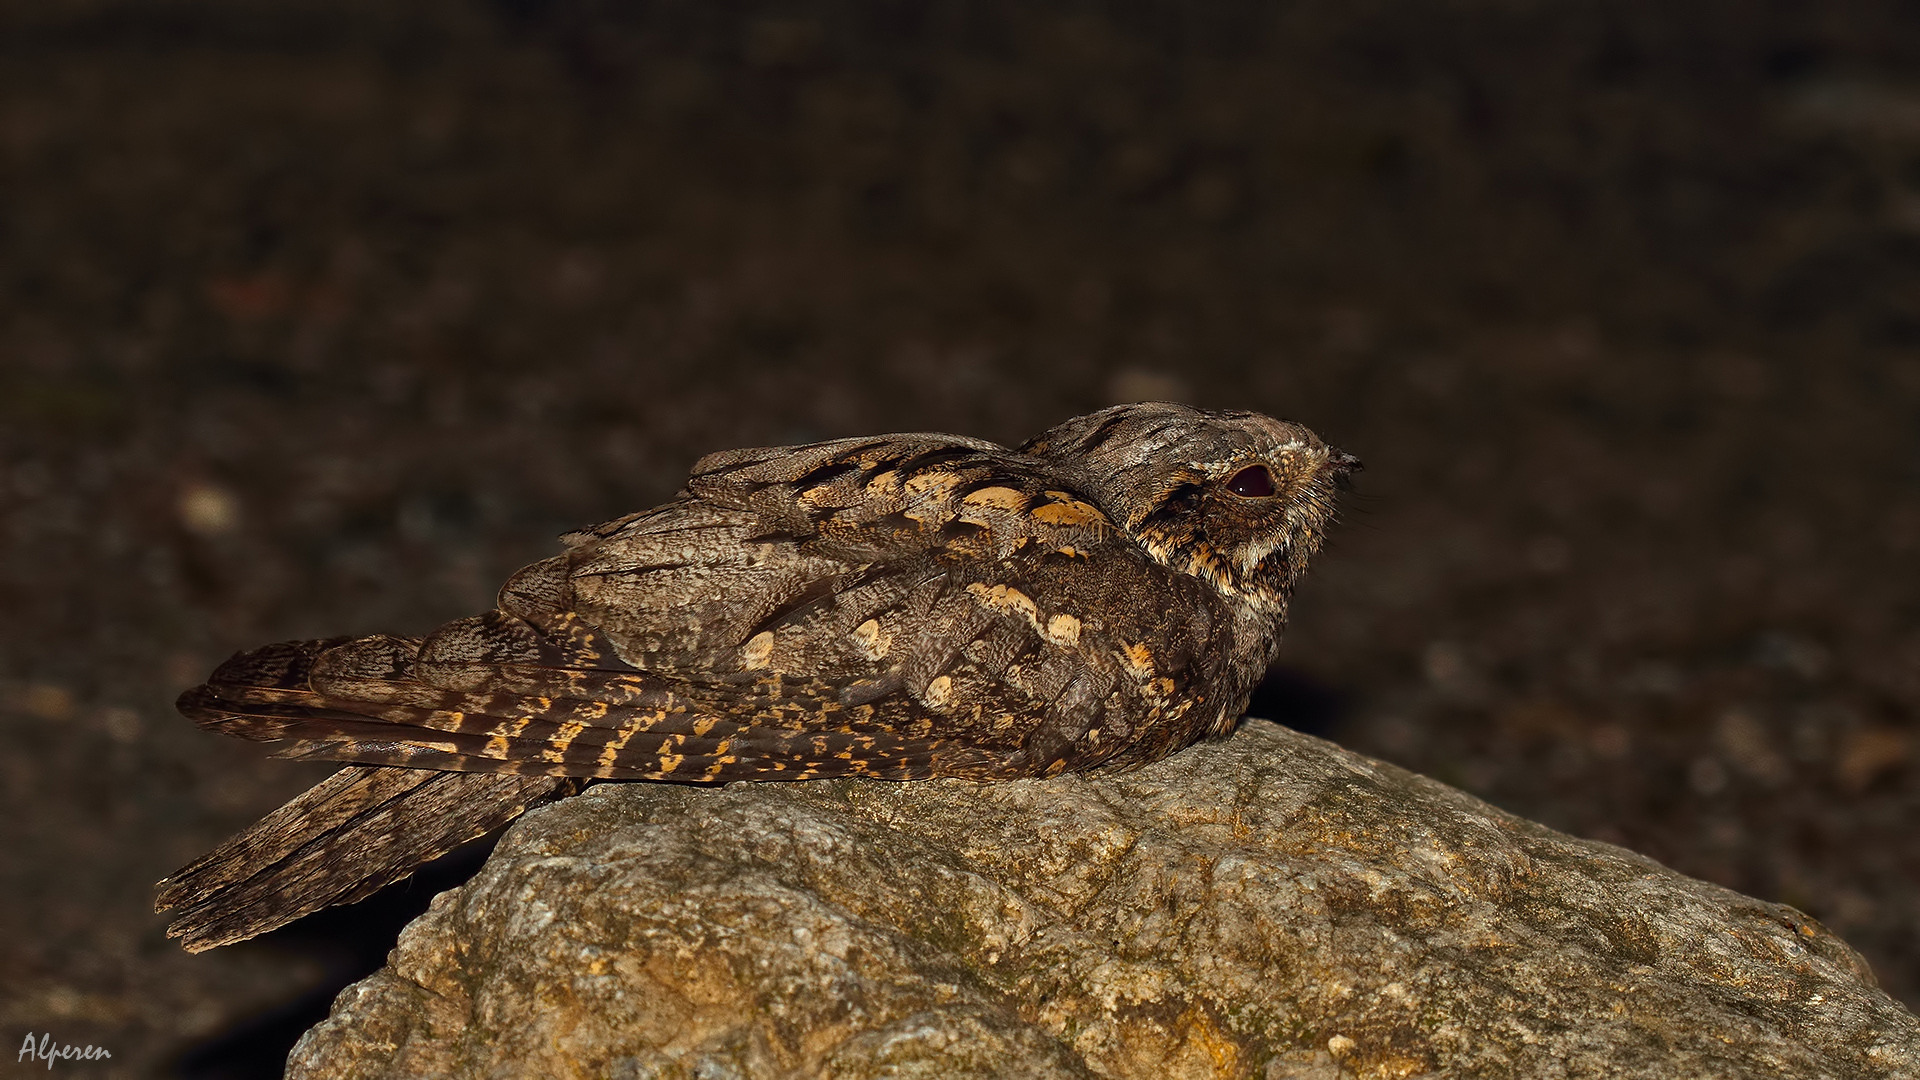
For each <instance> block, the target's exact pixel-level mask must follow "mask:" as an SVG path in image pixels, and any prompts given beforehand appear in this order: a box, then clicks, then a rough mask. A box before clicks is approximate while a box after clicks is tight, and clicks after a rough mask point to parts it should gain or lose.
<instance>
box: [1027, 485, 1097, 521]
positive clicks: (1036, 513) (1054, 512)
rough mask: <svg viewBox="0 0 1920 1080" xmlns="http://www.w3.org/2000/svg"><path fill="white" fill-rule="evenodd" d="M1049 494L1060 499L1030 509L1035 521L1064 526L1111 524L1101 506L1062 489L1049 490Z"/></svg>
mask: <svg viewBox="0 0 1920 1080" xmlns="http://www.w3.org/2000/svg"><path fill="white" fill-rule="evenodd" d="M1047 494H1048V495H1052V496H1054V497H1055V498H1057V499H1059V500H1060V501H1058V502H1050V503H1041V504H1040V505H1039V506H1036V507H1034V508H1033V509H1032V510H1030V511H1028V513H1030V514H1032V515H1033V518H1034V520H1035V521H1040V522H1044V523H1046V524H1048V525H1059V526H1062V527H1065V526H1072V525H1102V526H1103V525H1107V524H1110V522H1108V521H1107V515H1105V514H1103V513H1101V512H1100V509H1099V507H1096V506H1094V505H1093V504H1091V503H1085V502H1081V501H1080V500H1079V499H1076V498H1074V497H1073V496H1071V495H1068V494H1066V493H1065V492H1061V491H1049V492H1047Z"/></svg>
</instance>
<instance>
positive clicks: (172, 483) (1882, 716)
mask: <svg viewBox="0 0 1920 1080" xmlns="http://www.w3.org/2000/svg"><path fill="white" fill-rule="evenodd" d="M0 56H3V57H4V61H3V62H0V161H3V162H4V164H0V275H4V288H0V529H3V530H4V536H5V545H6V546H5V553H6V558H5V560H4V562H3V563H0V610H3V611H4V613H5V616H6V617H5V619H4V623H3V624H0V725H3V728H0V732H3V734H4V741H3V742H0V748H4V749H3V750H0V777H4V784H5V787H4V804H3V805H0V853H3V854H0V870H3V871H4V875H5V876H4V879H0V915H3V916H4V923H0V927H3V928H4V931H5V932H4V934H0V970H4V971H5V972H6V976H5V977H4V978H3V979H0V1016H4V1018H5V1024H4V1029H3V1030H0V1034H5V1035H6V1036H7V1037H8V1038H10V1039H15V1040H18V1039H19V1038H20V1037H21V1036H22V1034H23V1033H24V1032H26V1031H35V1032H51V1033H52V1034H53V1035H54V1036H55V1037H56V1039H57V1040H58V1041H62V1042H70V1043H86V1042H93V1043H96V1044H99V1045H103V1046H106V1047H107V1048H108V1049H110V1050H111V1051H112V1052H113V1053H114V1055H115V1058H114V1061H113V1062H112V1063H111V1065H110V1066H108V1065H83V1064H75V1063H63V1064H62V1065H61V1066H60V1069H61V1070H63V1071H65V1072H69V1073H72V1074H75V1075H82V1074H84V1075H106V1074H108V1073H110V1072H123V1073H127V1074H134V1073H162V1074H173V1075H188V1076H242V1075H267V1074H274V1073H275V1072H276V1071H277V1068H278V1062H279V1059H280V1056H281V1055H283V1054H284V1053H285V1050H286V1048H287V1046H288V1045H289V1044H290V1043H291V1041H292V1039H293V1037H294V1036H295V1035H297V1034H298V1032H299V1030H300V1029H301V1028H302V1027H303V1026H304V1025H305V1024H307V1023H311V1022H312V1021H313V1020H315V1019H317V1018H318V1016H319V1015H320V1014H321V1012H322V1011H323V1010H324V1007H325V1003H326V1000H327V997H328V995H330V994H331V992H332V991H333V990H334V989H337V988H338V986H339V985H341V984H342V983H343V982H344V981H345V980H346V979H347V978H350V977H353V976H355V975H358V974H361V973H363V972H364V970H366V968H367V967H368V966H370V965H372V964H374V963H377V962H378V960H379V957H380V955H381V954H382V952H383V950H384V949H385V948H386V947H387V945H389V944H390V943H391V939H392V933H393V931H394V928H395V927H396V926H397V925H398V919H400V918H403V917H404V915H405V913H406V911H407V910H417V908H418V907H420V906H423V905H424V903H425V899H426V897H427V896H428V895H430V894H431V892H432V890H433V889H435V888H443V887H446V886H447V885H449V884H452V883H453V882H455V881H457V880H458V867H457V866H456V867H454V868H452V869H444V868H443V870H442V871H441V872H440V874H439V875H438V876H436V877H431V878H429V880H427V881H425V882H421V883H416V884H415V885H413V886H411V887H401V888H399V889H397V890H395V891H394V893H393V894H392V895H389V896H386V897H383V898H381V899H378V900H376V901H373V902H370V904H369V905H367V906H366V907H365V909H364V910H361V911H358V912H348V913H346V914H344V915H333V916H325V917H322V918H319V919H316V920H311V921H310V922H309V923H308V924H302V925H301V926H298V927H295V928H293V929H291V930H289V931H287V932H284V933H282V934H279V935H275V936H274V937H272V938H270V939H268V940H265V941H262V942H258V943H253V944H249V945H245V946H240V947H236V948H231V949H225V950H220V951H218V952H215V953H212V954H208V955H205V956H201V957H187V956H185V955H184V954H181V953H180V952H179V951H178V950H177V949H176V948H174V947H173V946H172V945H170V944H169V943H167V942H165V941H164V940H163V938H162V937H161V933H160V928H161V926H162V920H160V919H159V918H157V917H155V916H152V915H150V914H148V907H149V904H150V896H151V891H150V884H151V882H153V881H154V879H156V878H158V877H160V876H161V875H163V874H164V873H166V872H167V871H169V870H171V869H173V868H174V867H176V866H177V865H179V864H181V863H182V862H184V861H186V860H187V859H189V858H191V857H192V856H194V855H196V854H198V853H199V852H201V851H203V850H205V849H206V848H207V847H209V846H211V845H212V844H214V843H215V842H217V841H218V840H220V839H222V838H223V837H225V836H226V835H227V834H229V833H230V832H232V831H233V830H235V829H237V828H239V827H241V826H243V825H244V824H246V823H247V822H249V821H251V820H252V819H253V818H254V817H256V816H257V815H259V814H260V813H262V812H264V811H266V810H268V809H270V808H271V807H273V806H274V805H276V804H277V803H278V802H279V801H280V800H282V799H283V798H285V797H288V796H290V795H292V794H293V793H295V792H296V791H297V790H299V789H300V788H302V787H303V786H304V785H306V784H307V783H309V782H311V781H312V780H314V779H316V778H318V777H319V776H320V775H323V774H324V773H325V772H326V771H328V768H327V767H326V766H295V765H290V764H284V763H270V762H265V761H263V760H261V759H262V757H263V752H262V750H261V749H260V748H259V747H256V746H251V745H246V744H241V743H238V742H232V741H227V740H222V739H219V738H216V737H214V736H210V735H204V734H202V733H200V732H198V731H196V730H194V729H193V728H192V727H191V725H189V724H187V723H186V722H185V721H183V720H181V719H180V718H179V717H178V716H176V715H174V713H173V712H172V709H171V701H172V698H173V696H174V694H175V693H177V692H178V690H179V689H180V688H181V687H183V686H184V685H186V684H188V683H191V682H194V681H197V680H198V679H199V678H200V677H201V676H202V675H203V674H204V673H205V672H206V671H207V670H208V669H209V668H210V667H211V666H212V665H214V664H215V663H217V662H218V661H219V660H221V659H223V658H224V657H225V656H226V655H227V654H228V653H229V652H231V651H233V650H234V649H236V648H240V647H244V646H251V645H254V644H257V643H260V642H263V641H268V640H275V639H285V638H294V637H303V636H319V635H327V634H336V633H356V632H371V631H376V630H391V631H398V632H406V633H419V632H422V631H425V630H427V629H429V628H431V627H432V626H434V625H435V624H436V623H437V622H439V621H440V620H443V619H447V618H450V617H454V616H458V615H462V614H467V613H470V612H473V611H477V610H481V609H483V608H485V607H487V606H489V605H490V602H491V597H492V592H493V589H494V587H495V586H496V585H497V584H498V583H499V582H500V581H501V580H502V579H503V578H504V577H505V575H506V574H507V573H508V572H509V571H511V570H512V569H514V568H515V567H517V566H519V565H521V564H523V563H526V562H529V561H532V560H534V559H536V558H540V557H542V556H544V555H545V554H547V553H549V552H551V551H552V550H554V548H555V545H554V543H553V540H552V537H553V536H554V534H556V533H558V532H559V531H561V530H563V529H565V528H568V527H572V526H575V525H580V524H584V523H588V522H594V521H598V520H602V519H605V518H609V517H613V516H615V515H618V514H620V513H623V512H625V511H629V510H632V509H637V508H640V507H643V506H646V505H649V504H651V503H654V502H656V501H658V500H660V499H662V498H664V497H666V496H667V495H669V494H671V493H672V491H673V490H674V488H675V487H676V486H677V483H678V480H679V478H680V476H681V475H682V474H683V472H684V470H685V468H686V467H687V465H688V464H690V463H691V462H692V461H693V459H694V458H695V457H697V456H698V455H700V454H702V453H705V452H707V451H710V450H715V449H720V448H725V447H732V446H738V445H746V444H764V443H777V442H792V441H802V440H810V439H816V438H825V437H831V436H839V435H849V434H859V433H868V432H872V431H877V430H901V429H937V430H947V431H958V432H965V433H969V434H976V435H982V436H986V437H989V438H994V439H999V440H1003V441H1017V440H1019V439H1021V438H1023V437H1025V436H1027V435H1029V434H1032V433H1033V432H1035V431H1037V430H1039V429H1040V428H1042V427H1044V426H1046V425H1048V424H1051V423H1053V422H1055V421H1057V420H1059V419H1061V418H1063V417H1065V416H1068V415H1071V414H1074V413H1078V412H1083V411H1086V410H1088V409H1091V408H1094V407H1097V406H1100V405H1104V404H1107V403H1110V402H1112V401H1115V400H1123V399H1132V398H1138V397H1174V398H1179V399H1183V400H1187V401H1190V402H1193V403H1195V404H1199V405H1206V406H1220V407H1239V408H1255V409H1260V410H1265V411H1269V412H1272V413H1275V414H1278V415H1282V416H1285V417H1289V418H1294V419H1298V420H1301V421H1303V422H1306V423H1308V424H1310V425H1311V426H1313V427H1314V428H1316V429H1317V430H1319V431H1320V432H1321V433H1322V434H1324V435H1326V436H1327V437H1328V438H1329V439H1331V440H1333V441H1334V442H1335V443H1337V444H1338V445H1341V446H1343V447H1346V448H1348V449H1350V450H1352V451H1354V452H1356V453H1358V454H1360V455H1361V456H1362V457H1363V458H1364V459H1365V460H1366V462H1367V466H1368V471H1367V473H1366V475H1365V476H1364V477H1363V478H1362V485H1361V487H1362V491H1361V494H1360V495H1359V496H1358V497H1357V498H1355V499H1353V500H1351V502H1350V503H1349V511H1348V513H1347V521H1346V524H1345V525H1344V526H1342V527H1341V528H1340V529H1339V530H1338V532H1337V534H1336V536H1335V539H1334V540H1333V542H1332V544H1331V546H1330V548H1329V550H1328V551H1327V552H1326V554H1325V555H1324V556H1323V557H1322V559H1321V561H1320V564H1319V567H1318V569H1317V570H1316V571H1315V573H1314V574H1313V575H1311V578H1310V580H1309V582H1308V584H1307V586H1306V588H1305V589H1304V591H1303V593H1302V594H1301V595H1300V597H1299V599H1298V604H1297V609H1296V615H1295V619H1294V623H1293V627H1292V630H1291V632H1290V636H1289V643H1288V645H1287V648H1286V652H1285V657H1284V660H1283V665H1284V671H1283V672H1281V673H1280V674H1279V675H1278V676H1277V677H1276V678H1275V679H1274V680H1273V681H1272V683H1271V685H1270V686H1269V688H1268V689H1267V691H1266V692H1265V693H1264V694H1263V695H1262V697H1261V699H1260V701H1259V703H1258V704H1257V705H1256V709H1257V710H1258V711H1262V712H1265V713H1267V714H1270V715H1275V716H1276V717H1277V718H1278V719H1280V720H1283V721H1286V722H1290V723H1294V724H1296V725H1297V726H1302V727H1306V728H1308V729H1310V730H1314V731H1317V732H1320V733H1322V734H1326V735H1327V736H1329V737H1331V738H1334V739H1336V740H1338V741H1340V742H1342V743H1344V744H1346V745H1348V746H1351V747H1354V748H1356V749H1359V750H1362V751H1365V752H1367V753H1372V754H1376V755H1379V756H1382V757H1385V758H1387V759H1389V760H1392V761H1396V762H1399V763H1402V764H1405V765H1407V766H1410V767H1412V768H1415V769H1418V770H1422V771H1424V772H1427V773H1430V774H1432V775H1434V776H1437V777H1440V778H1441V779H1444V780H1446V781H1448V782H1451V783H1454V784H1458V785H1461V786H1463V787H1465V788H1467V789H1468V790H1470V791H1473V792H1475V793H1477V794H1479V795H1482V796H1484V797H1486V798H1488V799H1491V800H1492V801H1494V802H1496V803H1498V804H1499V805H1501V806H1504V807H1507V808H1509V809H1512V810H1514V811H1517V812H1519V813H1522V814H1525V815H1528V816H1531V817H1535V818H1538V819H1540V820H1542V821H1545V822H1547V823H1549V824H1551V825H1554V826H1556V827H1559V828H1562V829H1567V830H1571V831H1573V832H1575V833H1578V834H1581V835H1584V836H1590V837H1598V838H1601V839H1605V840H1609V841H1612V842H1615V843H1620V844H1625V845H1627V846H1630V847H1633V848H1635V849H1638V850H1640V851H1643V852H1646V853H1648V854H1650V855H1653V856H1655V857H1657V858H1659V859H1661V860H1663V861H1665V862H1667V863H1669V864H1671V865H1673V866H1675V867H1677V868H1679V869H1681V870H1683V871H1685V872H1687V873H1691V874H1696V875H1699V876H1702V877H1705V878H1709V879H1711V880H1713V881H1717V882H1721V883H1723V884H1726V885H1728V886H1731V887H1733V888H1736V889H1740V890H1743V891H1745V892H1749V893H1753V894H1756V895H1758V896H1762V897H1766V898H1769V899H1775V900H1781V901H1785V902H1787V903H1791V904H1794V905H1796V906H1799V907H1801V908H1803V909H1805V910H1806V911H1808V912H1810V913H1812V914H1813V915H1815V916H1816V917H1818V918H1820V919H1822V920H1824V921H1825V922H1827V923H1828V924H1829V925H1831V926H1832V927H1833V928H1834V929H1835V930H1837V931H1838V932H1839V933H1840V934H1842V935H1843V936H1844V937H1846V938H1847V940H1849V941H1850V942H1852V943H1853V944H1854V945H1856V946H1857V947H1858V948H1860V949H1861V950H1862V951H1863V952H1864V953H1865V954H1866V955H1867V956H1868V958H1869V959H1870V960H1871V961H1872V963H1873V965H1874V968H1875V970H1876V971H1877V972H1878V973H1879V976H1880V978H1881V980H1882V982H1883V984H1884V985H1885V986H1887V987H1888V988H1889V989H1890V990H1891V991H1892V992H1893V993H1895V994H1897V995H1899V996H1901V997H1903V998H1904V999H1905V1000H1907V1001H1908V1002H1909V1003H1913V1002H1920V940H1917V939H1916V928H1917V926H1920V890H1916V887H1915V886H1916V880H1917V878H1920V874H1917V872H1920V829H1916V828H1915V821H1914V810H1915V808H1916V803H1917V802H1920V800H1917V799H1916V796H1915V779H1916V776H1917V775H1920V773H1917V772H1916V756H1917V755H1920V741H1916V737H1917V736H1920V732H1917V731H1916V728H1917V727H1920V711H1917V710H1920V575H1916V573H1915V569H1914V564H1915V559H1916V557H1917V556H1920V500H1916V494H1917V493H1920V8H1915V7H1914V6H1913V5H1911V4H1906V3H1903V2H1901V0H1835V2H1829V3H1824V4H1775V3H1761V2H1755V0H1617V2H1609V3H1600V2H1597V0H1596V2H1574V3H1560V2H1553V3H1548V2H1538V3H1535V2H1529V0H1455V2H1432V3H1426V2H1416V3H1408V2H1392V3H1389V2H1385V0H1302V2H1291V3H1278V4H1272V3H1232V2H1213V3H1206V4H1176V3H1164V4H1157V5H1144V4H1141V5H1118V4H1114V5H1102V4H1093V3H1061V4H1047V5H1027V4H1016V3H959V2H951V0H931V2H927V3H918V2H914V3H909V2H906V0H872V2H865V3H855V2H845V3H831V2H823V3H813V4H803V3H790V4H776V3H766V4H761V3H746V2H742V3H726V4H721V3H712V2H706V0H676V2H665V3H653V4H624V3H614V2H611V0H607V2H600V0H441V2H423V3H419V4H408V5H395V4H387V3H381V2H374V0H367V2H327V3H319V2H291V0H289V2H276V3H271V4H267V3H256V4H239V3H220V2H215V0H166V2H159V0H142V2H117V0H95V2H64V3H62V2H55V0H41V2H37V3H32V4H17V5H9V6H8V7H7V8H6V9H5V10H4V13H0ZM469 865H470V861H469ZM409 905H411V908H409ZM382 920H385V921H382ZM6 1045H10V1046H11V1045H17V1042H16V1043H9V1044H6Z"/></svg>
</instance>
